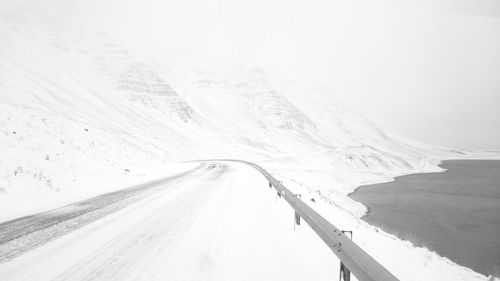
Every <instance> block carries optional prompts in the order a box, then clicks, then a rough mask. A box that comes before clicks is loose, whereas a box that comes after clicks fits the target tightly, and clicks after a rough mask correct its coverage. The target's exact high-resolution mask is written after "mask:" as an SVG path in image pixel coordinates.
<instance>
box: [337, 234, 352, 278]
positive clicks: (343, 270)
mask: <svg viewBox="0 0 500 281" xmlns="http://www.w3.org/2000/svg"><path fill="white" fill-rule="evenodd" d="M342 233H343V234H346V233H348V234H349V235H347V234H346V236H347V237H349V239H351V240H352V231H351V230H342ZM339 281H351V271H350V270H349V268H347V266H345V265H344V264H343V263H342V261H341V262H340V271H339Z"/></svg>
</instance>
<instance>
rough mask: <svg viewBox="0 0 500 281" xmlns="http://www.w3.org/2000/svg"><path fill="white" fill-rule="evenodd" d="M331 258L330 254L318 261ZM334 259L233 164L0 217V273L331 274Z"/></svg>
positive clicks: (247, 171) (146, 276)
mask: <svg viewBox="0 0 500 281" xmlns="http://www.w3.org/2000/svg"><path fill="white" fill-rule="evenodd" d="M325 261H331V262H325ZM337 274H338V260H337V259H336V258H335V257H333V255H331V252H330V251H329V249H328V248H327V247H325V246H324V245H323V244H322V242H321V240H319V239H318V238H317V236H316V234H315V233H314V232H313V231H312V229H310V228H309V227H307V226H302V228H301V229H297V231H294V227H293V210H292V209H291V208H290V207H289V206H288V205H287V203H286V202H285V201H284V200H276V193H275V192H271V191H270V189H269V187H268V181H267V179H266V178H265V177H263V176H262V175H261V174H260V173H259V172H258V171H256V170H255V169H253V168H251V167H249V166H247V165H244V164H240V163H217V164H208V163H204V164H200V165H199V166H197V167H195V168H194V169H192V170H189V171H186V172H183V173H181V174H178V175H174V176H170V177H167V178H163V179H160V180H157V181H154V182H150V183H147V184H143V185H139V186H134V187H130V188H127V189H123V190H120V191H117V192H112V193H109V194H104V195H101V196H97V197H94V198H91V199H88V200H84V201H81V202H78V203H75V204H71V205H68V206H65V207H63V208H59V209H56V210H52V211H48V212H44V213H40V214H37V215H33V216H28V217H24V218H20V219H16V220H13V221H9V222H5V223H3V224H1V225H0V277H1V279H2V280H33V278H34V276H36V280H235V279H237V280H281V279H287V280H313V279H314V280H327V279H328V280H331V278H334V277H335V276H337Z"/></svg>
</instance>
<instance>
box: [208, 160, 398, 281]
mask: <svg viewBox="0 0 500 281" xmlns="http://www.w3.org/2000/svg"><path fill="white" fill-rule="evenodd" d="M209 161H213V162H220V161H222V162H224V161H229V162H240V163H244V164H247V165H249V166H251V167H253V168H254V169H256V170H257V171H259V172H260V173H261V174H262V175H263V176H264V177H266V178H267V180H268V181H269V183H270V184H271V185H272V187H274V188H275V189H276V191H277V192H278V193H279V194H280V195H281V196H282V197H283V198H285V200H286V201H287V202H288V204H290V206H291V207H292V208H293V209H294V210H295V212H296V214H298V215H300V217H302V218H303V219H304V221H305V222H306V223H307V224H308V225H309V226H310V227H311V228H312V229H313V230H314V232H315V233H316V234H317V235H318V236H319V237H320V238H321V240H323V242H325V244H326V245H327V246H328V247H329V248H330V249H331V250H332V251H333V253H334V254H335V255H336V256H337V257H338V258H339V259H340V261H341V262H342V263H343V264H344V266H345V267H347V268H348V269H349V270H350V271H351V272H352V273H353V274H354V276H356V278H357V279H358V280H359V281H398V279H397V278H396V277H395V276H394V275H393V274H392V273H391V272H390V271H388V270H387V269H386V268H385V267H383V266H382V265H381V264H380V263H379V262H377V261H376V260H375V259H374V258H372V257H371V256H370V255H368V254H367V253H366V252H365V251H363V249H361V248H360V247H359V246H358V245H356V244H355V243H354V242H353V241H351V239H349V238H348V237H347V236H346V235H345V234H344V233H343V232H342V231H340V230H339V229H338V228H337V227H335V226H334V225H333V224H331V223H330V222H329V221H327V220H326V219H325V218H323V217H322V216H321V215H320V214H318V213H317V212H316V211H315V210H314V209H312V208H311V207H309V206H308V205H307V204H306V203H304V201H302V200H301V199H300V198H299V197H297V196H295V194H293V193H292V192H291V191H290V190H289V189H288V188H286V187H285V186H284V185H283V184H282V183H281V182H279V181H278V180H276V179H275V178H274V177H273V176H272V175H271V174H270V173H268V172H267V171H266V170H265V169H264V168H262V167H260V166H259V165H257V164H255V163H252V162H247V161H243V160H233V159H217V160H209Z"/></svg>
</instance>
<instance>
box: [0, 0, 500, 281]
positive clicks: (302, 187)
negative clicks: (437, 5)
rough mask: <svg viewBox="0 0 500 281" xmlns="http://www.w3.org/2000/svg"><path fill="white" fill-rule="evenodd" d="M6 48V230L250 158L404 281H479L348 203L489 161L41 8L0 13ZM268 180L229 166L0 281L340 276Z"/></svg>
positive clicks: (329, 98)
mask: <svg viewBox="0 0 500 281" xmlns="http://www.w3.org/2000/svg"><path fill="white" fill-rule="evenodd" d="M0 38H2V40H1V41H2V42H1V43H0V221H8V220H11V219H14V218H17V217H21V216H24V215H28V214H33V213H37V212H41V211H47V210H50V209H54V208H56V207H61V206H64V205H66V204H69V203H71V202H76V201H79V200H84V199H89V198H92V197H94V196H97V195H99V194H103V193H108V192H111V191H116V190H123V188H125V187H130V186H134V185H135V184H140V183H144V182H147V181H151V180H154V179H158V178H162V177H165V175H166V174H176V173H182V172H185V171H187V170H189V169H190V168H192V166H193V165H192V164H181V165H179V164H175V163H176V162H178V161H184V160H196V159H213V158H234V159H244V160H248V161H253V162H256V163H259V164H260V165H262V166H263V167H264V168H266V169H268V170H269V171H270V172H271V173H273V175H274V176H275V177H277V178H278V179H280V180H283V182H284V184H285V185H286V186H287V187H289V188H290V189H292V190H293V191H296V192H297V193H301V194H304V197H305V199H306V200H310V199H313V198H314V199H315V202H314V203H311V206H312V207H313V208H315V209H316V210H318V211H319V212H321V213H322V214H323V215H324V216H325V217H326V218H328V219H329V220H330V221H331V222H332V223H333V224H334V225H336V226H337V227H339V228H341V229H347V230H353V231H354V240H355V242H356V243H358V244H359V245H360V246H361V247H362V248H363V249H365V250H366V251H367V252H368V253H370V254H371V255H373V256H374V257H375V258H376V259H377V260H379V261H380V262H381V263H382V264H383V265H384V266H386V267H387V268H388V269H389V270H391V272H393V273H394V274H395V275H396V276H397V277H399V278H400V279H401V280H423V279H425V280H487V279H488V278H487V277H486V276H482V275H480V274H477V273H475V272H473V271H471V270H469V269H467V268H464V267H461V266H459V265H457V264H454V263H453V262H451V261H449V260H447V259H445V258H442V257H439V256H438V255H437V254H435V253H432V252H430V251H429V250H427V249H424V248H417V247H414V246H413V245H411V243H409V242H407V241H401V240H399V239H397V238H396V237H394V236H392V235H389V234H386V233H384V232H383V231H381V230H380V229H377V228H376V227H373V226H370V225H367V224H366V223H364V222H363V221H361V220H360V218H361V217H362V216H363V214H364V213H365V212H366V209H365V207H364V206H362V205H361V204H359V203H357V202H355V201H353V200H352V199H350V198H349V197H347V194H348V193H350V192H352V191H353V190H354V189H355V188H356V187H358V186H359V185H362V184H368V183H375V182H383V181H389V180H391V179H392V178H394V177H395V176H399V175H403V174H409V173H416V172H429V171H439V170H440V169H439V167H437V166H436V164H437V163H439V161H440V160H442V159H448V158H467V157H497V156H495V155H498V153H499V152H498V151H483V152H481V153H477V152H469V151H457V150H447V149H438V148H428V147H417V146H411V145H408V144H406V143H403V142H400V141H397V140H394V139H392V138H391V137H390V136H388V135H386V134H385V133H383V132H382V131H381V130H380V129H379V128H377V127H376V126H375V125H374V124H372V123H371V122H369V121H368V120H366V119H365V118H363V117H362V116H360V115H358V114H356V113H355V112H353V111H351V110H349V109H348V108H346V107H345V106H343V105H342V104H339V103H337V102H336V101H335V94H334V93H329V92H322V91H311V90H308V89H297V88H293V87H290V86H289V85H283V84H279V83H276V82H275V81H271V79H270V78H269V77H268V76H267V74H266V72H265V71H264V70H262V69H259V68H255V67H238V68H234V69H219V68H217V67H213V66H211V65H209V64H206V63H203V62H201V61H197V60H196V59H194V60H193V59H185V58H176V59H165V58H158V60H156V61H155V62H154V63H151V62H149V61H143V60H141V59H139V58H138V56H135V55H134V54H132V53H131V52H130V51H128V50H127V47H126V46H123V45H121V44H120V43H119V42H117V41H115V40H114V39H113V38H112V37H111V36H108V35H106V34H102V33H96V32H92V31H90V30H86V29H85V28H82V27H79V26H74V25H72V24H71V22H70V21H69V22H68V21H65V20H64V18H63V17H61V15H55V14H53V13H52V11H51V9H49V8H47V6H46V5H44V3H43V2H42V1H40V2H38V1H26V0H19V1H9V0H7V1H2V2H0ZM263 180H264V179H263V177H262V176H260V175H259V174H258V173H256V172H255V171H252V170H251V169H250V168H248V167H242V166H241V165H236V164H231V165H229V164H227V165H218V166H216V167H215V168H214V169H211V170H205V171H204V172H197V173H196V176H194V175H193V177H190V178H189V180H185V181H183V182H182V184H181V183H176V184H174V185H169V184H167V183H165V189H164V190H161V191H158V194H157V195H155V196H154V197H147V198H142V199H141V200H140V201H138V202H134V203H133V204H132V203H131V204H130V205H127V206H124V207H123V208H122V209H120V210H117V211H116V212H113V213H109V214H108V213H106V216H104V218H102V219H101V220H96V221H91V222H89V224H87V225H85V226H83V227H81V228H79V229H78V230H77V231H74V232H71V233H69V234H67V235H65V236H62V237H60V238H58V239H56V240H54V241H52V242H51V243H47V244H44V245H42V246H40V247H37V248H35V249H33V250H32V251H30V252H27V253H25V254H23V255H21V256H19V257H17V258H14V259H12V260H9V261H5V262H4V263H0V276H2V277H4V276H7V277H6V278H2V280H3V279H14V280H24V279H23V278H25V279H26V280H28V279H29V277H30V276H34V274H36V276H40V280H42V279H53V278H60V279H65V278H67V277H69V275H68V274H69V273H70V272H75V275H73V276H71V277H73V278H74V279H77V280H78V279H85V280H88V279H109V278H111V277H113V278H115V277H116V276H119V277H120V278H117V279H127V278H130V279H134V278H136V279H142V280H150V279H154V278H158V279H162V278H163V279H164V278H167V277H168V278H169V279H177V280H181V279H184V280H199V277H200V276H204V277H206V279H213V280H222V279H232V280H234V279H238V280H241V279H248V280H255V279H268V280H281V279H283V280H285V279H286V280H323V279H325V280H326V279H329V280H330V279H331V278H335V277H336V276H337V275H336V274H337V273H336V267H337V264H338V261H337V260H336V258H335V256H334V255H333V254H331V253H329V252H328V251H329V250H328V249H327V248H326V247H323V245H321V241H320V240H319V239H317V237H315V236H314V235H313V233H312V231H311V230H310V229H309V228H308V227H307V226H302V228H301V229H300V230H299V231H295V232H294V231H293V225H292V213H291V209H290V208H289V207H288V206H286V203H284V202H280V201H278V202H275V197H274V196H273V195H272V194H271V193H270V192H269V190H263V189H262V188H263V186H265V182H263ZM310 202H312V201H310ZM144 235H146V236H147V235H150V236H151V237H149V236H148V237H149V238H144ZM0 262H1V261H0ZM83 265H85V266H83ZM106 265H109V266H106ZM186 268H191V269H192V268H195V269H197V270H191V269H190V270H186ZM158 269H161V270H158ZM200 274H202V275H200ZM122 277H123V278H122ZM181 277H182V278H181ZM312 277H314V278H312Z"/></svg>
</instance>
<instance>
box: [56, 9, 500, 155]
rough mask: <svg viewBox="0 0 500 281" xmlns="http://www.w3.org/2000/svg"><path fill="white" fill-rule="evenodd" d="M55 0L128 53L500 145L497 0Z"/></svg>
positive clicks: (439, 140)
mask: <svg viewBox="0 0 500 281" xmlns="http://www.w3.org/2000/svg"><path fill="white" fill-rule="evenodd" d="M55 1H58V2H59V5H61V4H60V3H63V5H65V6H66V7H63V8H62V9H60V8H57V9H56V10H59V9H60V11H61V13H64V14H67V15H70V17H71V19H72V20H79V21H84V22H85V24H86V25H88V26H93V27H94V28H97V29H103V30H106V31H107V32H110V33H112V34H114V35H115V36H118V37H119V38H121V40H123V41H124V42H127V43H128V44H129V45H135V46H136V48H137V49H151V48H154V49H155V52H156V54H158V53H160V54H161V53H169V52H173V51H174V50H183V49H185V50H189V51H192V52H193V53H196V54H198V55H200V56H202V57H205V58H207V59H210V60H211V61H213V62H217V63H221V64H231V63H235V62H250V63H256V64H259V65H262V66H263V68H265V69H267V70H268V71H269V72H271V73H273V75H274V76H275V77H277V78H279V79H284V80H286V79H290V78H295V79H299V80H300V81H301V82H302V83H303V84H307V85H311V87H312V88H315V87H317V86H320V85H327V86H328V87H329V88H330V89H332V92H333V93H335V95H337V96H338V98H339V99H342V100H344V101H346V102H347V103H348V104H350V105H351V106H352V107H353V108H355V109H357V110H358V111H359V112H361V113H363V114H364V115H365V116H367V117H368V118H369V119H371V120H373V121H374V122H375V123H377V124H378V125H379V126H380V127H381V128H382V129H384V130H386V131H388V132H390V133H391V132H392V133H394V134H400V135H403V136H405V137H409V138H414V139H416V140H419V141H422V142H425V143H429V144H435V145H443V146H454V147H462V148H500V0H420V1H414V0H407V1H402V0H379V1H374V0H353V1H337V0H308V1H305V0H303V1H296V0H245V1H243V0H218V1H208V0H205V1H203V0H182V1H167V0H108V1H103V0H92V1H91V0H77V1H67V0H64V1H61V0H55ZM90 3H92V4H90ZM68 10H69V11H71V12H69V13H68Z"/></svg>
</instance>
